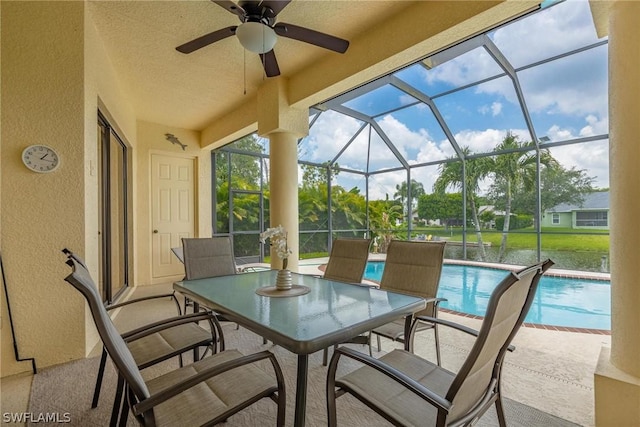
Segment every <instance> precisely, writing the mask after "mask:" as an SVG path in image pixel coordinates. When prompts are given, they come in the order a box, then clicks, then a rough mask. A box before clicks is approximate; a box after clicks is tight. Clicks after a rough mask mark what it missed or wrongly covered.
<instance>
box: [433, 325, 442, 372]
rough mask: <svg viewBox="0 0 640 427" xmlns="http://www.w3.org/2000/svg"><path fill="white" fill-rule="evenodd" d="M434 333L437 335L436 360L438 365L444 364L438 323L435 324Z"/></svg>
mask: <svg viewBox="0 0 640 427" xmlns="http://www.w3.org/2000/svg"><path fill="white" fill-rule="evenodd" d="M433 334H434V335H435V340H436V362H437V363H438V366H442V365H441V364H440V338H439V337H438V324H435V325H433Z"/></svg>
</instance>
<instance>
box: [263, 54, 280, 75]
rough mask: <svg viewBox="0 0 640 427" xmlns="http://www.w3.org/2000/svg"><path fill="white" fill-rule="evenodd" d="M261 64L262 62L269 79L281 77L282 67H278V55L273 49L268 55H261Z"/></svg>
mask: <svg viewBox="0 0 640 427" xmlns="http://www.w3.org/2000/svg"><path fill="white" fill-rule="evenodd" d="M260 62H262V65H263V66H264V72H265V73H266V74H267V77H275V76H279V75H280V67H278V61H277V60H276V54H275V52H274V51H273V49H271V50H270V51H269V52H267V53H261V54H260Z"/></svg>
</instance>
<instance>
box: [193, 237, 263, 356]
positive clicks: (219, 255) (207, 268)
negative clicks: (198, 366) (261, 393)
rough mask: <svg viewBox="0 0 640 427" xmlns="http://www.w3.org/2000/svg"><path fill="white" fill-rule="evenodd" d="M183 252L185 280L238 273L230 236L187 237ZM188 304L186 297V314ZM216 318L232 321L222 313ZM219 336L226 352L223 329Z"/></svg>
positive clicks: (217, 314)
mask: <svg viewBox="0 0 640 427" xmlns="http://www.w3.org/2000/svg"><path fill="white" fill-rule="evenodd" d="M182 250H183V262H184V271H185V280H195V279H204V278H207V277H217V276H227V275H231V274H236V273H237V271H238V269H237V267H236V262H235V257H234V254H233V242H232V241H231V237H229V236H216V237H202V238H186V237H185V238H183V239H182ZM188 304H189V298H187V297H186V296H185V306H184V309H185V312H186V311H187V305H188ZM216 316H217V317H218V320H219V321H220V322H229V321H230V320H229V319H227V318H226V317H224V316H223V315H221V314H220V313H216ZM237 327H239V325H238V326H237ZM218 334H219V335H220V343H221V344H220V347H221V349H222V350H224V333H223V332H222V328H220V329H219V330H218ZM262 342H263V343H264V344H266V343H267V340H266V339H265V338H263V339H262Z"/></svg>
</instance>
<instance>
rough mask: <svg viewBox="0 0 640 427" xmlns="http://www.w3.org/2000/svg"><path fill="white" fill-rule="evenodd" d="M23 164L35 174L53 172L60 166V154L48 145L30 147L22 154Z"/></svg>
mask: <svg viewBox="0 0 640 427" xmlns="http://www.w3.org/2000/svg"><path fill="white" fill-rule="evenodd" d="M22 162H23V163H24V165H25V166H26V167H28V168H29V169H31V170H32V171H34V172H40V173H46V172H53V171H54V170H56V168H57V167H58V166H59V165H60V157H58V153H56V152H55V150H54V149H53V148H51V147H47V146H46V145H30V146H29V147H27V148H25V149H24V151H23V152H22Z"/></svg>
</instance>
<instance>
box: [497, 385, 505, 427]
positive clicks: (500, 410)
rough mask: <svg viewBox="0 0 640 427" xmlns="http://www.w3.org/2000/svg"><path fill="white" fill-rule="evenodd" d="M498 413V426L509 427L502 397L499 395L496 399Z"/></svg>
mask: <svg viewBox="0 0 640 427" xmlns="http://www.w3.org/2000/svg"><path fill="white" fill-rule="evenodd" d="M496 413H497V414H498V424H500V427H507V420H506V418H505V417H504V407H503V406H502V395H501V394H500V393H498V397H497V399H496Z"/></svg>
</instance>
